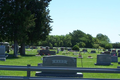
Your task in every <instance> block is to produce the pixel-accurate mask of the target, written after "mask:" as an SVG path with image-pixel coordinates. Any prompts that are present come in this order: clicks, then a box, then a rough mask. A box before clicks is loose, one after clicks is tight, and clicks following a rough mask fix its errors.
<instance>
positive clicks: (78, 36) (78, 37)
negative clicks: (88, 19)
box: [69, 30, 86, 46]
mask: <svg viewBox="0 0 120 80" xmlns="http://www.w3.org/2000/svg"><path fill="white" fill-rule="evenodd" d="M69 35H70V36H71V42H72V46H73V45H76V43H79V42H80V41H82V40H83V38H84V39H86V38H85V36H86V34H85V33H84V32H82V31H80V30H74V31H73V32H72V33H69ZM82 42H83V41H82Z"/></svg>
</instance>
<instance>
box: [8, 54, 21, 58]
mask: <svg viewBox="0 0 120 80" xmlns="http://www.w3.org/2000/svg"><path fill="white" fill-rule="evenodd" d="M19 58H20V57H15V56H14V55H13V54H9V55H8V57H7V59H19Z"/></svg>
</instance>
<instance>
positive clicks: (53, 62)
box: [36, 55, 83, 77]
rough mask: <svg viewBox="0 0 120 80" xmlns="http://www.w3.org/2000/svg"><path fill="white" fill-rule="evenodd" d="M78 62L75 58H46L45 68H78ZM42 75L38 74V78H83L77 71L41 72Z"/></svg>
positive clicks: (44, 58)
mask: <svg viewBox="0 0 120 80" xmlns="http://www.w3.org/2000/svg"><path fill="white" fill-rule="evenodd" d="M76 64H77V60H76V58H75V57H68V56H61V55H60V56H58V55H56V56H45V57H43V65H42V66H44V67H58V68H59V67H60V68H65V67H76ZM41 71H42V73H36V76H57V77H83V74H77V72H76V71H64V70H57V71H52V70H41Z"/></svg>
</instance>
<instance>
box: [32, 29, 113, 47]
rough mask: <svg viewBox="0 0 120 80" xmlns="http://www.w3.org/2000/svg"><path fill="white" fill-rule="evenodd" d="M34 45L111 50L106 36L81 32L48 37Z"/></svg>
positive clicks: (76, 31) (75, 31)
mask: <svg viewBox="0 0 120 80" xmlns="http://www.w3.org/2000/svg"><path fill="white" fill-rule="evenodd" d="M34 45H41V46H50V47H73V46H74V45H78V46H79V47H81V48H102V49H103V48H105V49H109V48H112V47H113V45H112V44H111V43H110V39H109V38H108V36H106V35H103V34H101V33H99V34H97V35H96V37H92V36H91V35H90V34H86V33H84V32H83V31H81V30H74V31H73V32H72V33H69V34H66V35H49V36H47V38H46V40H45V41H39V43H37V44H34Z"/></svg>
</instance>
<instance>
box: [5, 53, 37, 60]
mask: <svg viewBox="0 0 120 80" xmlns="http://www.w3.org/2000/svg"><path fill="white" fill-rule="evenodd" d="M32 56H35V55H29V54H27V55H20V54H18V57H15V56H14V55H13V54H9V55H8V57H6V58H7V59H19V58H21V57H32Z"/></svg>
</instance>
